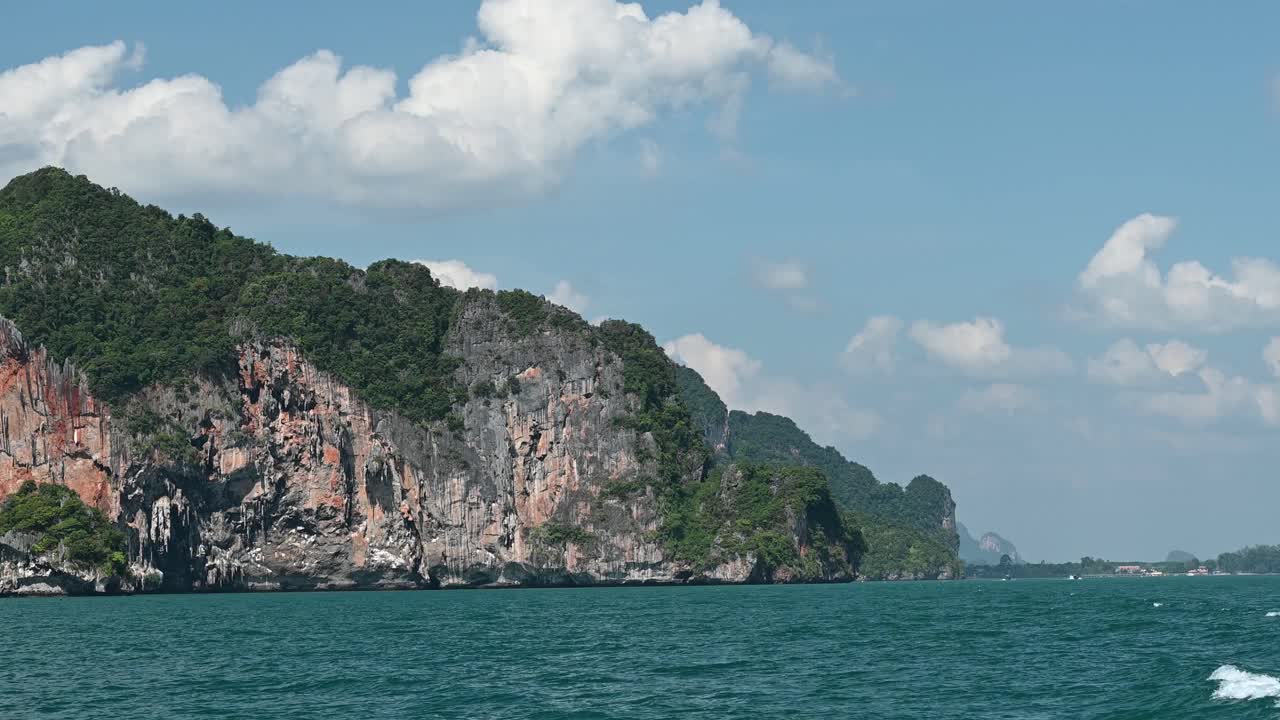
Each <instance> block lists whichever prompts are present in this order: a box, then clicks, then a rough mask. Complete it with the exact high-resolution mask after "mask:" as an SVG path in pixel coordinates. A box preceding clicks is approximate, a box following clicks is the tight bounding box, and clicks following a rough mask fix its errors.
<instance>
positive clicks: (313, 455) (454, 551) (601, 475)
mask: <svg viewBox="0 0 1280 720" xmlns="http://www.w3.org/2000/svg"><path fill="white" fill-rule="evenodd" d="M448 350H449V352H451V353H453V354H455V355H456V356H457V357H459V358H461V359H462V363H461V365H460V367H459V369H458V371H457V376H458V380H459V381H460V382H461V383H462V384H463V385H464V386H466V387H474V386H483V387H486V388H488V387H494V388H501V389H502V390H501V392H500V393H498V392H494V393H492V394H491V393H487V392H486V393H483V394H482V395H483V396H475V397H472V398H470V399H469V400H467V401H466V402H465V403H464V404H463V405H462V407H461V408H460V409H459V416H460V418H461V420H462V422H461V425H460V426H459V425H457V424H456V423H455V424H454V425H453V427H450V426H449V424H448V423H444V422H436V423H414V422H409V421H407V420H405V419H403V418H401V417H400V416H398V415H397V414H395V413H394V412H388V411H380V410H375V409H372V408H370V407H369V406H367V405H366V404H364V403H363V402H361V400H360V399H359V398H358V397H356V396H355V394H354V393H353V391H352V390H351V389H350V388H349V387H347V386H345V385H343V384H342V383H340V382H338V381H336V380H335V379H334V378H333V377H332V376H330V375H329V374H326V373H324V372H321V371H319V370H318V369H317V368H316V367H315V366H314V365H313V364H311V363H310V362H309V361H308V360H307V359H306V358H305V357H304V356H303V354H302V353H301V352H300V351H299V350H298V349H297V348H296V347H294V346H293V345H292V344H291V343H290V342H288V341H285V340H279V339H270V340H263V339H258V338H254V337H251V336H246V337H243V338H241V339H240V341H239V343H238V345H237V350H236V363H237V371H236V372H235V373H234V375H233V376H231V377H226V378H222V379H216V378H212V377H209V376H196V377H193V378H192V379H191V380H190V382H189V383H186V384H184V385H180V386H178V387H173V386H155V387H150V388H148V389H146V390H145V391H144V392H142V393H140V394H139V395H138V396H137V397H135V398H133V399H132V400H131V401H130V406H129V407H128V409H127V414H128V416H129V417H130V418H132V419H134V420H136V418H138V417H149V418H158V419H159V420H160V422H161V427H163V428H164V430H157V429H156V427H154V425H155V423H154V422H153V423H152V425H153V427H150V428H149V429H148V431H147V432H143V433H138V432H134V431H133V430H131V427H130V422H129V421H128V420H126V419H124V417H123V414H122V417H121V418H116V417H113V414H112V409H111V408H108V407H106V406H105V405H103V404H102V403H99V402H97V401H96V400H95V399H94V397H93V396H92V394H91V393H90V391H89V387H88V384H87V383H86V382H85V379H84V378H83V377H82V376H81V375H80V374H79V373H77V372H76V371H75V370H74V369H73V368H71V367H70V366H69V365H66V364H58V363H56V362H54V361H53V360H51V359H50V358H49V357H48V356H47V355H46V353H45V351H44V350H43V349H41V348H38V347H31V346H30V345H28V344H27V343H26V342H25V341H24V340H23V339H22V336H21V334H20V333H19V332H18V331H17V329H16V328H15V327H14V326H13V325H12V324H11V323H9V322H8V321H0V361H2V364H0V443H2V444H0V496H2V495H7V494H8V493H11V492H13V491H14V490H15V489H16V488H17V486H18V485H19V484H21V483H22V482H23V481H25V480H35V481H36V482H40V483H49V482H52V483H58V484H62V485H65V486H67V487H69V488H72V489H74V490H75V492H76V493H77V494H78V495H79V496H80V497H81V498H82V499H83V500H84V501H85V502H86V503H87V504H90V505H93V506H95V507H97V508H99V509H101V510H102V511H103V512H104V513H105V514H106V515H107V516H108V517H109V518H112V519H114V520H116V521H117V522H118V523H119V524H120V525H121V526H122V527H124V528H125V529H126V532H127V537H128V548H127V555H128V558H129V563H130V567H131V570H130V572H129V573H128V577H127V578H124V579H123V580H118V581H116V582H114V584H112V583H111V582H105V581H104V579H103V578H101V577H96V576H95V574H94V573H93V572H87V571H86V572H82V573H81V574H80V576H79V577H75V573H74V572H70V571H69V570H68V568H67V567H65V566H64V565H62V566H60V565H59V564H58V563H56V562H52V563H51V562H42V559H41V558H38V557H32V555H31V554H30V553H29V552H27V551H28V550H29V544H28V547H23V546H22V544H21V543H14V542H9V543H5V541H4V539H0V546H4V552H3V553H2V554H0V593H15V592H42V593H46V592H47V593H63V592H69V593H83V592H94V591H96V592H104V591H112V590H125V591H130V590H142V589H165V590H170V591H186V590H226V589H250V590H268V589H312V588H314V589H339V588H417V587H457V586H468V587H470V586H507V585H570V584H596V583H611V584H630V583H671V582H683V581H706V582H748V581H773V580H806V579H820V580H838V579H851V577H852V573H851V566H850V562H849V558H848V557H847V556H842V557H831V558H828V559H824V560H823V561H822V562H821V563H820V565H819V566H818V567H817V568H816V570H814V571H813V573H814V577H812V578H811V577H807V576H805V575H803V573H802V572H799V571H796V570H792V569H789V568H783V569H781V570H780V571H779V572H778V573H777V574H776V575H775V574H774V572H773V569H772V568H765V567H763V566H762V564H761V562H760V561H759V560H760V559H759V558H758V557H757V556H756V555H755V554H754V553H753V552H752V551H751V550H750V549H749V548H748V549H744V550H743V551H742V552H740V553H736V554H723V553H722V554H720V556H719V559H718V560H717V562H715V563H714V564H712V565H709V566H702V567H697V566H695V565H692V564H690V563H682V562H676V561H673V560H671V559H669V558H668V557H667V555H666V554H664V549H663V547H662V545H661V543H660V542H659V540H658V530H659V527H660V525H661V523H662V522H663V518H662V513H661V511H660V505H659V502H658V499H657V497H656V496H655V491H654V489H653V488H652V487H650V486H648V485H647V484H645V481H646V480H647V479H648V478H652V477H654V476H656V474H657V469H656V467H655V463H656V460H655V459H654V456H655V454H656V450H657V448H656V447H654V442H653V440H652V438H651V437H649V436H647V435H641V434H637V432H636V431H634V430H629V429H627V428H626V423H625V422H622V421H623V420H624V419H625V418H626V417H627V416H628V415H629V413H631V411H632V409H633V407H632V406H633V405H634V403H635V399H634V398H632V397H631V396H629V395H627V394H626V393H625V392H623V377H622V372H623V365H622V361H621V360H620V359H619V358H618V357H616V356H614V355H612V354H611V353H609V352H608V351H606V350H605V349H604V348H603V347H602V346H600V345H599V344H598V343H594V342H592V341H591V339H590V337H588V336H587V335H580V334H574V333H558V334H551V333H534V334H529V335H521V334H519V333H515V332H512V331H511V329H510V326H509V324H508V323H506V322H504V321H503V319H502V316H501V313H500V312H499V310H498V308H497V307H495V304H494V302H493V300H492V296H485V295H480V296H477V297H474V298H470V299H469V300H467V301H465V302H464V303H463V304H462V307H461V309H460V311H459V313H458V318H457V321H456V323H455V325H454V326H453V328H452V330H451V331H450V334H449V340H448ZM135 424H136V423H135ZM166 433H167V434H169V435H172V434H175V433H176V434H178V435H179V437H180V440H181V441H180V442H179V443H176V444H175V443H173V442H171V441H170V442H167V443H166V442H163V438H164V437H165V435H166ZM616 487H639V488H642V489H640V490H638V491H636V492H631V493H627V494H626V495H625V496H624V495H620V494H617V493H613V492H611V489H612V488H616ZM805 537H806V535H805V534H804V533H803V532H797V533H795V534H794V535H793V536H792V537H791V538H789V539H788V542H791V543H794V544H797V545H799V546H800V547H799V550H800V552H801V554H802V555H803V554H807V552H808V548H806V547H803V544H804V538H805ZM824 557H826V556H824ZM51 576H56V579H55V580H48V578H49V577H51Z"/></svg>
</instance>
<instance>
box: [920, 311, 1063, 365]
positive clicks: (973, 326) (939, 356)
mask: <svg viewBox="0 0 1280 720" xmlns="http://www.w3.org/2000/svg"><path fill="white" fill-rule="evenodd" d="M909 334H910V336H911V339H913V340H915V341H916V342H917V343H918V344H919V345H920V347H922V348H924V349H925V351H926V352H927V353H929V355H930V356H931V357H933V358H934V359H936V360H938V361H940V362H942V363H944V364H946V365H950V366H952V367H954V368H958V369H960V370H963V371H965V372H968V373H971V374H977V375H998V376H999V375H1042V374H1061V373H1069V372H1071V370H1072V362H1071V358H1069V357H1067V356H1066V354H1065V353H1063V352H1062V351H1061V350H1058V349H1057V348H1050V347H1036V348H1020V347H1014V346H1012V345H1010V344H1009V343H1008V342H1006V341H1005V339H1004V324H1003V323H1001V322H1000V321H999V320H997V319H995V318H991V317H978V318H975V319H974V320H973V321H972V322H958V323H952V324H950V325H935V324H934V323H931V322H929V321H927V320H917V321H916V322H914V323H912V325H911V330H910V332H909Z"/></svg>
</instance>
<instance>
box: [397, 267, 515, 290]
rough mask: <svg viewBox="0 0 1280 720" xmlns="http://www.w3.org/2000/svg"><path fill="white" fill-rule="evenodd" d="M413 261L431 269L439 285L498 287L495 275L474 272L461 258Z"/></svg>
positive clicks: (491, 288) (462, 288)
mask: <svg viewBox="0 0 1280 720" xmlns="http://www.w3.org/2000/svg"><path fill="white" fill-rule="evenodd" d="M414 262H416V263H418V264H419V265H426V266H427V269H429V270H430V271H431V275H432V276H433V277H435V279H437V280H439V281H440V284H441V285H445V286H447V287H451V288H455V289H458V290H466V289H468V288H480V289H482V290H494V289H496V288H497V287H498V278H497V276H496V275H490V274H489V273H484V272H476V271H475V270H472V269H471V268H470V267H468V266H467V264H466V263H464V262H462V261H461V260H414Z"/></svg>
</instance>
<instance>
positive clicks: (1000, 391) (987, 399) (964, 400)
mask: <svg viewBox="0 0 1280 720" xmlns="http://www.w3.org/2000/svg"><path fill="white" fill-rule="evenodd" d="M1037 399H1038V396H1037V395H1036V393H1035V391H1033V390H1031V389H1030V388H1027V387H1026V386H1023V385H1016V384H1013V383H993V384H991V385H988V386H986V387H985V388H982V389H980V390H967V391H966V392H965V393H964V395H962V396H960V400H959V402H958V403H957V406H958V407H959V408H960V409H961V410H964V411H966V412H972V413H979V414H985V413H992V412H1001V413H1004V414H1006V415H1013V414H1014V413H1015V412H1016V411H1018V410H1020V409H1022V408H1025V407H1028V406H1031V405H1033V404H1035V403H1036V401H1037Z"/></svg>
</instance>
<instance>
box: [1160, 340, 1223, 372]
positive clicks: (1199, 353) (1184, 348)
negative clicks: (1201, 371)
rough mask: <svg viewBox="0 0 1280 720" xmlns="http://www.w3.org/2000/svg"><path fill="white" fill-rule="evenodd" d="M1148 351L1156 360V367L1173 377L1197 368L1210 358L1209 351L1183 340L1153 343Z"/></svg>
mask: <svg viewBox="0 0 1280 720" xmlns="http://www.w3.org/2000/svg"><path fill="white" fill-rule="evenodd" d="M1147 352H1148V353H1149V354H1150V355H1151V359H1152V360H1153V361H1154V362H1155V364H1156V368H1157V369H1159V370H1160V371H1161V372H1164V373H1168V374H1169V375H1170V376H1171V377H1178V376H1179V375H1182V374H1183V373H1188V372H1191V371H1192V370H1196V369H1198V368H1199V367H1200V366H1202V365H1204V364H1205V362H1206V361H1207V360H1208V359H1209V353H1208V352H1206V351H1204V350H1201V349H1200V348H1197V347H1193V346H1191V345H1188V344H1187V343H1184V342H1182V341H1181V340H1170V341H1169V342H1167V343H1164V344H1159V343H1153V344H1151V345H1148V346H1147Z"/></svg>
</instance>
